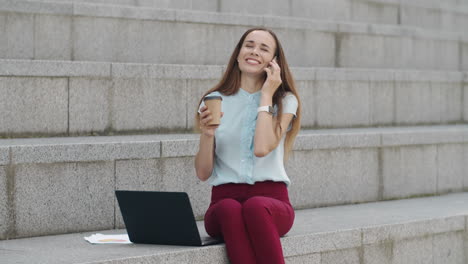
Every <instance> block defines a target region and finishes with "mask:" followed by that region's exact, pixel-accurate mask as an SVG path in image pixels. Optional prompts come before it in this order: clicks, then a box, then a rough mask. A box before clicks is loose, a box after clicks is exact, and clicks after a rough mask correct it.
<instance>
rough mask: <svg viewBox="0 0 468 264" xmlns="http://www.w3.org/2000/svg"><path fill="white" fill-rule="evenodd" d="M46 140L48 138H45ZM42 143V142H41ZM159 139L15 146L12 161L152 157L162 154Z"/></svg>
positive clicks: (69, 160)
mask: <svg viewBox="0 0 468 264" xmlns="http://www.w3.org/2000/svg"><path fill="white" fill-rule="evenodd" d="M44 143H45V142H44ZM39 144H40V143H39ZM160 146H161V143H160V142H159V141H141V142H128V139H127V142H119V140H116V141H114V142H112V143H111V144H109V142H107V143H103V142H97V143H92V142H83V143H78V142H73V143H71V144H60V143H59V144H53V143H52V144H46V143H45V144H44V145H38V146H37V145H36V146H35V145H25V146H14V147H12V155H13V163H15V164H20V163H56V162H74V161H76V162H87V161H111V160H115V159H149V158H158V157H160V150H161V149H160Z"/></svg>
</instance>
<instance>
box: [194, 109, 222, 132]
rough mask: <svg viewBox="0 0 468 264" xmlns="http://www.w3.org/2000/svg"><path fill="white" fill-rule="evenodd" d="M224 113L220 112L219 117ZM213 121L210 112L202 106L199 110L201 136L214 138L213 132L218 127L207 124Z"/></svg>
mask: <svg viewBox="0 0 468 264" xmlns="http://www.w3.org/2000/svg"><path fill="white" fill-rule="evenodd" d="M223 115H224V113H223V112H221V117H223ZM212 119H213V115H212V114H211V112H210V110H208V107H207V106H206V105H204V106H203V107H202V108H200V124H199V125H200V130H201V132H202V134H203V135H205V136H209V137H214V135H215V131H216V129H217V128H218V126H219V125H216V126H210V125H208V123H209V122H210V121H211V120H212Z"/></svg>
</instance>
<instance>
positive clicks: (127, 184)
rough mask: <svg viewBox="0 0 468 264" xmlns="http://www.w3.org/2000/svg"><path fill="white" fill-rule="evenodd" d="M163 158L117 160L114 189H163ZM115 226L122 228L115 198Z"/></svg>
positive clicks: (120, 214) (120, 215)
mask: <svg viewBox="0 0 468 264" xmlns="http://www.w3.org/2000/svg"><path fill="white" fill-rule="evenodd" d="M162 165H163V160H162V159H146V160H119V161H116V163H115V181H116V182H115V188H116V190H137V191H164V190H166V188H165V186H164V183H163V171H162V170H163V166H162ZM115 228H124V223H123V219H122V213H121V212H120V208H119V205H118V203H117V200H115Z"/></svg>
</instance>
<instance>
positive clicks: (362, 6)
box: [36, 0, 468, 32]
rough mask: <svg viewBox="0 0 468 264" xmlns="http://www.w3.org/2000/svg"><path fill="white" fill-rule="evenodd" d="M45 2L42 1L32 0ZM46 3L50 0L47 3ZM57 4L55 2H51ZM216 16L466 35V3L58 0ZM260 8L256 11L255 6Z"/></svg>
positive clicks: (414, 0)
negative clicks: (401, 27)
mask: <svg viewBox="0 0 468 264" xmlns="http://www.w3.org/2000/svg"><path fill="white" fill-rule="evenodd" d="M36 1H45V0H36ZM47 1H50V0H47ZM54 1H57V2H58V0H54ZM60 2H75V3H82V2H84V3H102V4H109V5H130V6H140V7H154V8H168V9H183V10H197V11H205V12H219V13H240V14H252V15H271V16H286V17H297V18H312V19H326V20H334V21H355V22H365V23H382V24H394V25H398V24H400V25H405V26H417V27H421V28H428V29H438V30H444V31H461V32H468V27H466V25H468V1H464V2H456V1H452V2H450V1H435V0H432V1H428V0H406V1H400V0H289V1H284V0H255V1H252V0H237V1H229V0H184V1H168V0H136V1H135V0H60ZM260 6H261V7H262V8H258V7H260Z"/></svg>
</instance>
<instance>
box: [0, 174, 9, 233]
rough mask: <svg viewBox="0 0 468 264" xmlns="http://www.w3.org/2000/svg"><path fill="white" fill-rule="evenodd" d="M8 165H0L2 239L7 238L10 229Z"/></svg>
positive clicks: (0, 226) (0, 227)
mask: <svg viewBox="0 0 468 264" xmlns="http://www.w3.org/2000/svg"><path fill="white" fill-rule="evenodd" d="M7 184H8V183H7V167H6V166H0V239H5V237H6V235H7V232H8V231H9V222H10V220H9V216H10V212H9V208H8V187H7Z"/></svg>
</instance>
